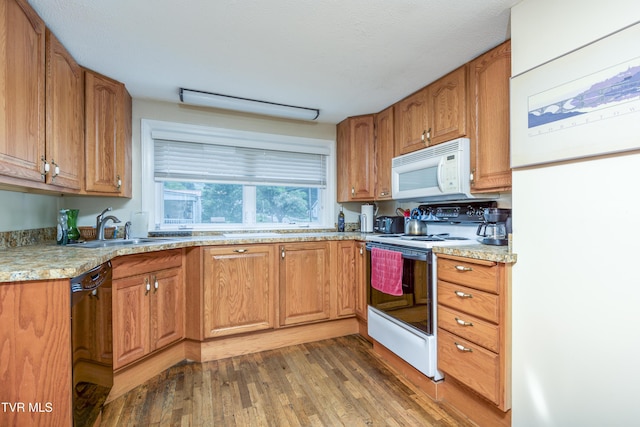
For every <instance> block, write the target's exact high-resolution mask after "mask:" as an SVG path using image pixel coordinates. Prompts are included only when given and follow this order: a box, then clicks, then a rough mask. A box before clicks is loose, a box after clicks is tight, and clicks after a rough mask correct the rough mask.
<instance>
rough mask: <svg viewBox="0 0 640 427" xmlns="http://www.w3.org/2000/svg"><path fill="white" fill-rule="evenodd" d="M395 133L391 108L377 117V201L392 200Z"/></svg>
mask: <svg viewBox="0 0 640 427" xmlns="http://www.w3.org/2000/svg"><path fill="white" fill-rule="evenodd" d="M393 132H394V128H393V107H389V108H387V109H386V110H384V111H381V112H380V113H378V114H376V117H375V150H374V151H375V157H376V162H375V173H374V176H375V193H374V194H375V200H390V199H391V160H392V159H393V150H394V144H393V141H394V137H393Z"/></svg>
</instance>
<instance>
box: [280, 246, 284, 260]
mask: <svg viewBox="0 0 640 427" xmlns="http://www.w3.org/2000/svg"><path fill="white" fill-rule="evenodd" d="M280 256H281V257H282V259H284V247H282V248H280Z"/></svg>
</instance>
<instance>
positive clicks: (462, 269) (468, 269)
mask: <svg viewBox="0 0 640 427" xmlns="http://www.w3.org/2000/svg"><path fill="white" fill-rule="evenodd" d="M456 270H458V271H473V268H471V267H465V266H464V265H456Z"/></svg>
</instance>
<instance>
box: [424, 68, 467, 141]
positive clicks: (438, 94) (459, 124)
mask: <svg viewBox="0 0 640 427" xmlns="http://www.w3.org/2000/svg"><path fill="white" fill-rule="evenodd" d="M428 88H429V114H430V120H429V124H430V125H431V134H430V135H429V136H430V137H431V141H430V143H429V145H435V144H439V143H441V142H446V141H451V140H452V139H455V138H460V137H462V136H465V135H466V133H467V129H466V123H467V120H466V118H467V67H466V66H462V67H460V68H458V69H457V70H455V71H453V72H451V73H449V74H447V75H446V76H444V77H442V78H440V79H438V80H436V81H435V82H433V83H432V84H430V85H429V86H428Z"/></svg>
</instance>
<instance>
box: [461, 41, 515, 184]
mask: <svg viewBox="0 0 640 427" xmlns="http://www.w3.org/2000/svg"><path fill="white" fill-rule="evenodd" d="M510 76H511V42H510V41H507V42H505V43H503V44H501V45H499V46H498V47H496V48H494V49H492V50H490V51H489V52H487V53H485V54H484V55H481V56H480V57H478V58H477V59H475V60H473V61H472V62H471V63H470V66H469V90H470V91H471V96H470V100H471V106H470V108H469V122H470V124H471V126H470V132H469V137H470V139H471V171H472V174H473V179H472V181H471V191H472V192H483V191H504V190H510V189H511V167H510V154H509V132H510V127H509V120H510V119H509V78H510Z"/></svg>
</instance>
